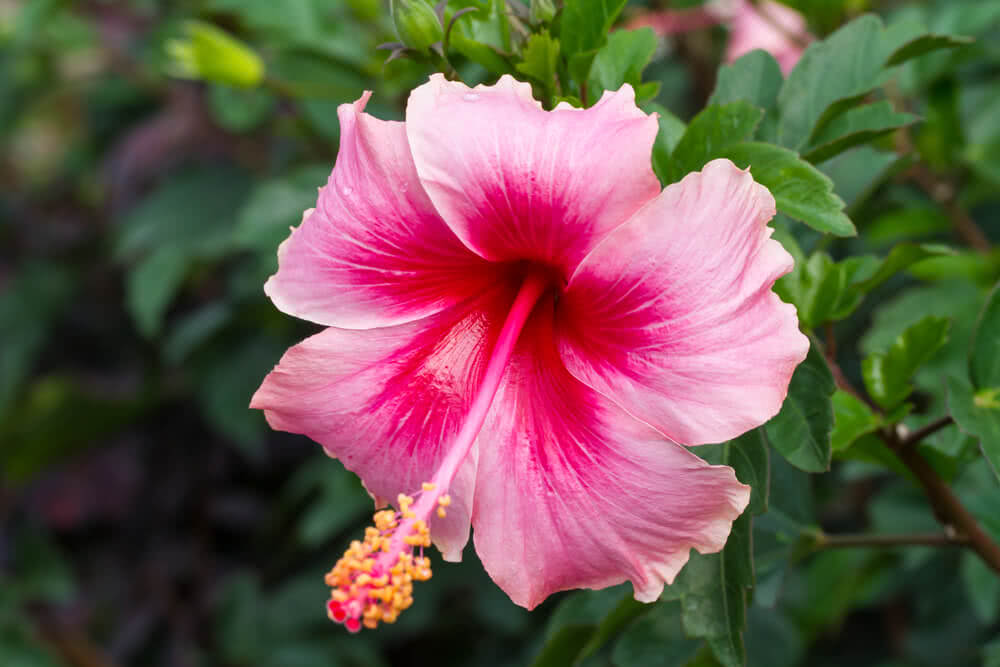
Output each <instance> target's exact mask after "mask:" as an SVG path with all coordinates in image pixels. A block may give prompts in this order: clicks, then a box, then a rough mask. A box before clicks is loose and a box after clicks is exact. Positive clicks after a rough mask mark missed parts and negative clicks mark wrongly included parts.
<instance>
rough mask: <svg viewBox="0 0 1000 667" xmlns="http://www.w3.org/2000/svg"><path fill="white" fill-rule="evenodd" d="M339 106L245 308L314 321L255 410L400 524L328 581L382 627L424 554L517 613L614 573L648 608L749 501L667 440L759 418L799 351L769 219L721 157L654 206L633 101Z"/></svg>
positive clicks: (731, 482) (780, 395) (371, 537)
mask: <svg viewBox="0 0 1000 667" xmlns="http://www.w3.org/2000/svg"><path fill="white" fill-rule="evenodd" d="M368 98H369V93H366V94H365V95H364V96H362V98H361V99H360V100H358V101H357V102H355V103H353V104H345V105H342V106H341V107H340V109H339V116H340V123H341V128H342V130H341V144H340V154H339V156H338V158H337V163H336V166H335V167H334V169H333V173H332V174H331V175H330V179H329V182H328V184H327V185H326V187H324V188H322V189H321V191H320V194H319V201H318V202H317V205H316V208H315V209H314V210H309V211H306V213H305V215H304V217H303V223H302V225H301V226H299V227H298V228H297V229H295V230H293V232H292V235H291V236H290V237H289V238H288V239H287V240H286V241H285V242H284V243H283V244H282V245H281V248H280V249H279V251H278V257H279V268H278V272H277V273H276V274H275V275H274V276H272V277H271V279H270V280H269V281H268V282H267V285H266V286H265V291H266V292H267V294H268V295H269V296H270V297H271V299H272V300H273V301H274V303H275V305H276V306H277V307H278V308H280V309H281V310H282V311H284V312H286V313H288V314H290V315H294V316H296V317H300V318H304V319H307V320H311V321H313V322H316V323H319V324H322V325H324V326H326V327H328V328H327V329H325V330H324V331H322V332H321V333H319V334H316V335H314V336H312V337H311V338H308V339H306V340H305V341H303V342H301V343H300V344H298V345H296V346H294V347H292V348H291V349H289V350H288V351H287V353H286V354H285V355H284V357H283V358H282V359H281V362H280V363H279V364H278V366H277V367H276V368H275V369H274V371H272V372H271V373H270V374H269V375H268V376H267V378H266V379H265V380H264V383H263V384H262V385H261V387H260V389H258V391H257V393H256V394H255V396H254V397H253V400H252V403H251V407H254V408H258V409H261V410H264V412H265V414H266V416H267V419H268V422H269V423H270V424H271V426H272V427H273V428H275V429H279V430H284V431H291V432H294V433H302V434H305V435H307V436H309V437H310V438H312V439H313V440H316V441H317V442H320V443H322V445H323V447H324V448H325V450H326V452H327V453H328V454H329V455H330V456H333V457H336V458H338V459H340V460H341V461H342V462H343V463H344V465H345V466H346V467H347V468H348V469H350V470H352V471H353V472H355V473H357V474H358V475H359V476H360V477H361V479H362V481H363V482H364V484H365V487H366V488H367V489H368V491H369V492H370V493H371V494H372V496H373V497H374V498H375V500H376V503H377V504H379V505H384V504H385V502H386V501H387V500H389V499H393V500H395V501H396V503H395V505H396V509H395V510H383V511H381V512H379V513H377V514H376V515H375V526H374V527H371V528H369V529H368V530H367V532H366V534H365V538H364V540H363V541H361V540H359V541H356V542H354V543H353V544H352V545H351V548H350V549H348V552H347V553H346V554H345V556H344V558H342V559H341V561H340V562H339V563H338V564H337V565H336V566H335V567H334V569H333V570H332V571H331V572H330V574H329V575H328V576H327V583H328V584H329V585H330V586H331V587H332V589H333V590H332V593H331V598H330V602H329V605H328V613H329V615H330V617H331V618H332V619H334V620H335V621H337V622H341V623H344V624H345V626H346V627H347V628H348V629H349V630H352V631H357V630H359V629H360V628H361V627H362V626H364V627H375V626H376V625H377V624H378V623H379V622H392V621H394V620H395V619H396V616H397V615H398V614H399V612H400V611H402V610H403V609H405V608H406V607H408V606H409V605H410V604H411V603H412V589H413V582H415V581H420V580H422V579H426V578H427V577H429V576H430V564H429V559H428V558H427V557H426V556H425V555H424V553H423V550H424V548H426V547H429V546H430V544H431V543H432V541H433V543H434V544H435V545H436V546H437V547H438V548H439V549H440V551H441V552H442V554H443V556H444V558H445V559H446V560H451V561H457V560H459V559H460V558H461V556H462V550H463V548H464V546H465V544H466V542H467V541H468V538H469V532H470V525H471V527H472V528H474V529H475V531H474V542H475V548H476V551H477V552H478V554H479V557H480V558H481V560H482V562H483V565H484V566H485V568H486V570H487V572H488V573H489V574H490V576H491V577H492V578H493V580H494V581H496V583H497V584H498V585H499V586H500V587H501V588H502V589H503V590H504V591H505V592H506V593H507V594H508V595H509V596H510V597H511V599H512V600H513V601H514V602H516V603H517V604H520V605H523V606H525V607H529V608H531V607H534V606H536V605H537V604H539V603H540V602H541V601H542V600H544V599H545V598H546V597H547V596H548V595H550V594H552V593H554V592H556V591H560V590H565V589H570V588H602V587H605V586H610V585H613V584H618V583H621V582H623V581H631V582H632V585H633V587H634V590H635V597H636V599H638V600H642V601H647V602H648V601H653V600H655V599H657V597H658V596H659V595H660V593H661V592H662V590H663V587H664V584H669V583H671V582H672V581H673V579H674V577H675V576H676V575H677V573H678V571H679V570H680V569H681V568H682V567H683V565H684V564H685V562H687V559H688V555H689V552H690V549H692V548H694V549H697V550H698V551H700V552H702V553H709V552H715V551H718V550H720V549H722V547H723V546H724V544H725V542H726V539H727V537H728V535H729V532H730V529H731V526H732V522H733V520H734V519H735V518H736V517H737V516H739V514H740V513H741V512H742V511H743V510H744V508H745V507H746V505H747V503H748V500H749V495H750V489H749V487H747V486H745V485H743V484H741V483H740V482H739V481H738V480H737V479H736V476H735V474H734V473H733V470H732V469H731V468H728V467H725V466H712V465H708V464H707V463H705V462H704V461H702V460H701V459H699V458H698V457H696V456H695V455H693V454H692V453H690V452H689V451H688V450H687V449H686V447H685V445H698V444H704V443H715V442H722V441H725V440H728V439H731V438H733V437H735V436H737V435H739V434H741V433H743V432H745V431H747V430H748V429H751V428H754V427H756V426H759V425H760V424H762V423H764V422H765V421H767V420H768V419H769V418H770V417H772V416H773V415H775V414H776V413H777V412H778V410H779V408H780V406H781V404H782V401H783V400H784V398H785V395H786V392H787V389H788V382H789V379H790V377H791V375H792V371H793V370H794V368H795V366H796V365H797V364H798V363H799V362H801V361H802V359H803V358H804V357H805V355H806V352H807V349H808V345H809V343H808V340H807V338H806V337H805V336H804V335H803V334H802V333H800V332H799V329H798V321H797V318H796V314H795V309H794V307H793V306H791V305H788V304H785V303H782V302H781V301H780V300H779V299H778V297H777V296H776V295H775V294H774V293H773V292H772V291H771V287H772V285H773V284H774V281H775V280H776V279H777V278H778V277H780V276H781V275H783V274H785V273H787V272H788V271H789V270H790V269H791V268H792V258H791V256H790V255H789V254H788V253H787V252H785V250H784V249H783V248H782V247H781V246H780V245H779V244H778V243H777V242H776V241H774V240H772V239H771V238H770V236H771V231H772V230H771V229H770V228H769V227H768V226H767V222H768V221H769V220H770V219H771V217H772V216H773V215H774V213H775V207H774V199H773V198H772V196H771V194H770V193H769V192H768V191H767V190H766V189H765V188H764V187H762V186H760V185H758V184H757V183H755V182H754V181H753V179H752V178H751V176H750V174H749V173H748V172H746V171H742V170H740V169H738V168H737V167H736V166H735V165H733V164H732V163H731V162H729V161H727V160H715V161H713V162H710V163H709V164H708V165H706V166H705V168H704V170H703V171H702V172H700V173H694V174H690V175H688V176H687V177H686V178H684V180H683V181H681V182H680V183H676V184H674V185H671V186H669V187H667V188H666V189H665V190H662V191H661V190H660V185H659V183H658V181H657V179H656V176H655V175H654V174H653V171H652V169H651V164H650V154H651V150H652V145H653V141H654V138H655V136H656V133H657V120H656V117H655V116H650V115H647V114H645V113H643V112H642V111H640V110H639V109H638V108H637V107H636V105H635V101H634V93H633V91H632V89H631V88H630V87H629V86H627V85H626V86H624V87H622V89H621V90H619V91H617V92H614V93H612V92H608V93H605V95H604V97H603V98H602V99H601V100H600V102H598V103H597V104H596V105H594V106H593V107H591V108H589V109H574V108H571V107H569V106H568V105H566V104H561V105H559V106H558V107H557V108H556V109H555V110H553V111H545V110H543V109H542V107H541V104H540V103H538V102H537V101H535V100H534V99H533V98H532V96H531V87H530V86H529V85H528V84H526V83H521V82H518V81H516V80H514V79H513V78H511V77H509V76H505V77H503V78H501V79H500V81H499V82H498V83H497V84H496V85H494V86H477V87H476V88H468V87H466V86H465V85H464V84H461V83H457V82H450V81H447V80H445V79H444V77H442V76H441V75H439V74H438V75H434V76H432V77H431V79H430V81H429V82H428V83H426V84H425V85H423V86H420V87H419V88H417V89H416V90H414V91H413V93H412V94H411V95H410V99H409V103H408V106H407V109H406V122H405V123H402V122H389V121H382V120H378V119H376V118H374V117H372V116H369V115H368V114H366V113H364V107H365V104H366V102H367V101H368Z"/></svg>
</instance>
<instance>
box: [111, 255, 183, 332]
mask: <svg viewBox="0 0 1000 667" xmlns="http://www.w3.org/2000/svg"><path fill="white" fill-rule="evenodd" d="M189 266H190V262H189V260H188V255H187V253H186V252H185V251H184V250H183V249H181V248H177V247H173V246H166V247H163V248H160V249H159V250H157V251H156V252H154V253H153V254H151V255H150V256H149V257H146V258H145V259H143V260H142V261H141V262H139V264H138V265H136V267H135V268H133V269H132V270H131V271H129V273H128V277H127V279H126V282H125V303H126V306H127V307H128V310H129V313H130V314H131V315H132V319H133V320H134V321H135V325H136V328H138V329H139V333H141V334H142V335H143V336H145V337H146V338H152V337H153V336H155V335H156V334H158V333H159V332H160V329H161V328H162V326H163V317H164V315H165V314H166V312H167V308H168V307H169V306H170V303H171V301H173V298H174V296H175V295H176V294H177V292H178V290H180V287H181V285H182V284H183V282H184V277H185V276H186V275H187V271H188V267H189Z"/></svg>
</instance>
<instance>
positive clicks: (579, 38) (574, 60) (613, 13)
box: [559, 0, 625, 86]
mask: <svg viewBox="0 0 1000 667" xmlns="http://www.w3.org/2000/svg"><path fill="white" fill-rule="evenodd" d="M624 6H625V0H566V2H565V4H564V5H563V10H562V14H561V19H560V28H559V40H560V41H561V42H562V48H563V53H565V54H566V57H567V59H568V62H569V70H570V74H571V75H572V77H573V79H574V81H576V82H577V85H578V86H579V85H580V84H582V83H584V82H586V81H587V80H588V78H589V76H590V66H591V64H592V63H593V61H594V56H595V55H596V53H597V49H599V48H600V47H602V46H604V41H605V39H606V37H607V34H608V31H609V30H610V29H611V25H612V24H613V23H614V22H615V19H616V18H617V17H618V14H619V13H621V11H622V8H623V7H624Z"/></svg>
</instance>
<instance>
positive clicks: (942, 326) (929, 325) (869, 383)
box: [861, 316, 951, 410]
mask: <svg viewBox="0 0 1000 667" xmlns="http://www.w3.org/2000/svg"><path fill="white" fill-rule="evenodd" d="M950 326H951V323H950V321H949V320H947V319H945V318H942V317H934V316H930V317H926V318H924V319H922V320H921V321H919V322H917V323H916V324H914V325H913V326H911V327H909V328H908V329H907V330H906V331H904V332H903V334H902V335H901V336H899V338H897V339H896V340H895V342H893V344H892V345H891V346H890V347H889V349H888V350H886V351H885V352H880V353H875V354H872V355H869V356H868V357H866V358H865V360H864V363H863V364H862V367H861V368H862V374H863V376H864V380H865V387H867V388H868V393H869V394H870V395H871V397H872V398H873V399H874V400H875V402H876V403H878V404H879V405H881V406H882V407H883V408H885V409H886V410H891V409H892V408H894V407H896V406H897V405H899V404H900V403H902V402H903V401H904V400H906V397H907V396H909V395H910V392H912V391H913V386H912V385H911V384H910V379H911V378H912V377H913V375H914V374H915V373H916V372H917V369H919V368H920V366H922V365H923V364H924V363H926V362H927V361H928V360H929V359H930V358H931V357H933V356H934V354H935V353H936V352H937V351H938V350H939V349H940V348H941V346H942V345H944V344H945V342H946V341H947V340H948V329H949V327H950Z"/></svg>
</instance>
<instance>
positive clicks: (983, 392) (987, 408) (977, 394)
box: [948, 377, 1000, 478]
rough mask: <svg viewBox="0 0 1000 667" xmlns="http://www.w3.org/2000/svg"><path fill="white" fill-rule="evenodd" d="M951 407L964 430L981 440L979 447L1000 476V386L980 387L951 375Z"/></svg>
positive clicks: (949, 394)
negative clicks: (977, 387)
mask: <svg viewBox="0 0 1000 667" xmlns="http://www.w3.org/2000/svg"><path fill="white" fill-rule="evenodd" d="M948 410H949V412H951V416H952V417H954V419H955V423H957V424H958V427H959V428H961V429H962V431H963V432H965V433H968V434H969V435H971V436H973V437H975V438H978V439H979V448H980V449H981V450H982V452H983V456H985V457H986V460H987V461H989V463H990V466H991V467H992V468H993V472H994V473H995V474H996V475H997V478H1000V386H997V387H989V388H984V389H979V390H978V391H977V390H976V389H974V388H973V387H972V385H970V384H969V383H968V382H966V381H965V380H960V379H958V378H954V377H950V378H948Z"/></svg>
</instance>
